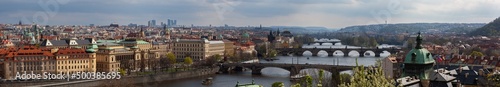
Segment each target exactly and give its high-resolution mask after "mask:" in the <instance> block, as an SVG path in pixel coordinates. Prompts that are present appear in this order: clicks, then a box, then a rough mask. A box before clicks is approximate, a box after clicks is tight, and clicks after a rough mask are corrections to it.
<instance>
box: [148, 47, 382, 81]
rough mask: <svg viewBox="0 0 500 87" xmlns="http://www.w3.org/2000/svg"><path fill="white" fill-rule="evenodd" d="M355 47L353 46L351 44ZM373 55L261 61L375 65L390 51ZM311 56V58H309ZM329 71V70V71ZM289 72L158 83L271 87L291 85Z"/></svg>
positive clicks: (266, 71)
mask: <svg viewBox="0 0 500 87" xmlns="http://www.w3.org/2000/svg"><path fill="white" fill-rule="evenodd" d="M310 46H315V47H321V48H323V47H325V48H327V47H328V48H329V47H331V46H333V47H345V45H340V44H336V45H331V44H330V45H326V46H325V45H321V46H319V44H312V45H305V46H303V47H310ZM349 47H353V46H349ZM371 54H372V55H371V56H365V57H359V58H357V56H358V53H357V52H355V51H352V52H350V53H349V55H350V56H351V57H343V56H342V55H343V53H341V52H340V53H337V54H334V56H333V57H328V56H327V54H326V53H325V52H321V51H320V53H318V55H319V56H318V57H312V56H311V55H312V54H311V53H310V52H307V51H306V52H304V56H300V57H297V56H278V57H277V58H278V59H279V60H274V61H265V60H260V62H261V63H292V61H293V63H294V64H296V63H297V60H298V63H300V64H305V63H309V64H337V63H338V65H353V66H354V65H356V58H357V59H358V64H360V65H374V64H375V61H376V60H377V59H381V58H385V57H387V56H388V55H389V53H388V52H384V53H382V54H381V56H382V57H374V56H373V52H372V53H371ZM308 57H309V59H308ZM327 73H329V72H327ZM341 73H350V72H349V71H344V72H341ZM289 74H290V72H289V71H287V70H284V69H281V68H274V67H269V68H264V69H262V75H252V74H251V71H245V72H239V73H232V74H217V75H214V76H211V77H213V78H214V79H213V84H211V85H207V86H205V85H202V84H201V81H202V80H204V79H206V78H207V77H210V76H205V77H196V78H187V79H180V80H175V81H165V82H158V83H157V85H161V86H166V87H234V86H235V85H236V83H237V82H240V83H251V82H252V80H254V81H255V83H256V84H260V85H263V86H264V87H271V84H272V83H274V82H283V83H284V84H285V86H286V87H288V86H290V85H291V83H292V82H291V81H290V79H289Z"/></svg>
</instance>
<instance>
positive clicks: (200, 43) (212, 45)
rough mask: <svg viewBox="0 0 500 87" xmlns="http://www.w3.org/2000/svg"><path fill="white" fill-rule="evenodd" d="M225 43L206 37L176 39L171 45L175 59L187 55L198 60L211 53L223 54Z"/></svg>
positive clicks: (205, 57) (209, 55)
mask: <svg viewBox="0 0 500 87" xmlns="http://www.w3.org/2000/svg"><path fill="white" fill-rule="evenodd" d="M224 50H225V44H224V42H223V41H209V40H207V39H197V40H193V39H182V40H181V39H177V40H176V41H174V45H173V46H172V52H173V53H174V54H175V55H176V57H177V59H183V58H185V57H187V56H189V57H191V58H192V59H193V60H196V61H200V60H204V59H207V58H209V57H211V56H213V55H216V54H219V55H224Z"/></svg>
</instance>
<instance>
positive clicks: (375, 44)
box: [370, 38, 378, 47]
mask: <svg viewBox="0 0 500 87" xmlns="http://www.w3.org/2000/svg"><path fill="white" fill-rule="evenodd" d="M377 46H378V43H377V40H376V39H375V38H371V39H370V47H377Z"/></svg>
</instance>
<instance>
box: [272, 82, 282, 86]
mask: <svg viewBox="0 0 500 87" xmlns="http://www.w3.org/2000/svg"><path fill="white" fill-rule="evenodd" d="M272 87H285V84H284V83H283V82H274V83H273V85H272Z"/></svg>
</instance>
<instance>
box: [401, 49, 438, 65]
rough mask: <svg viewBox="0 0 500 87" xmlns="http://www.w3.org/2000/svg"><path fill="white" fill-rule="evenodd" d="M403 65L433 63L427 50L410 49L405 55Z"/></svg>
mask: <svg viewBox="0 0 500 87" xmlns="http://www.w3.org/2000/svg"><path fill="white" fill-rule="evenodd" d="M404 63H411V64H431V63H434V58H432V54H431V53H430V52H429V51H428V50H427V49H412V50H411V51H410V52H408V54H406V57H405V61H404Z"/></svg>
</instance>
